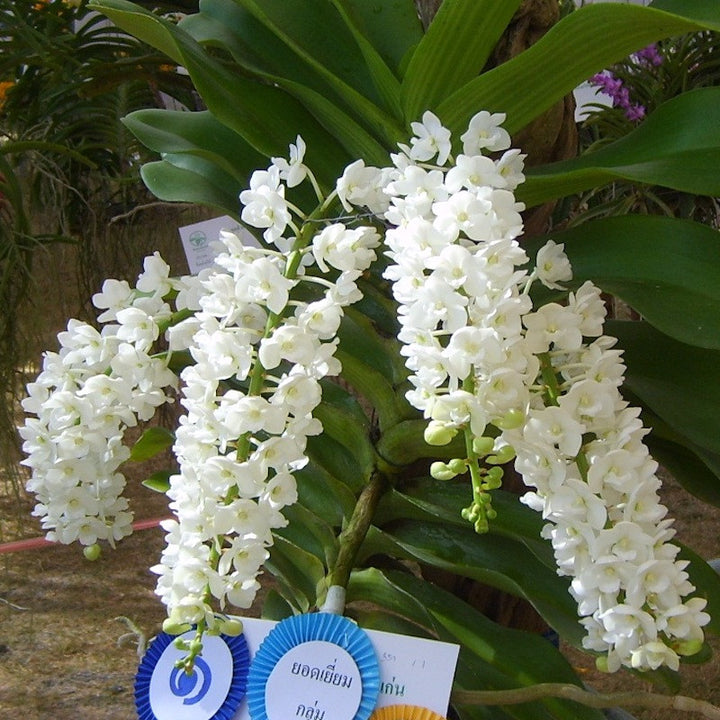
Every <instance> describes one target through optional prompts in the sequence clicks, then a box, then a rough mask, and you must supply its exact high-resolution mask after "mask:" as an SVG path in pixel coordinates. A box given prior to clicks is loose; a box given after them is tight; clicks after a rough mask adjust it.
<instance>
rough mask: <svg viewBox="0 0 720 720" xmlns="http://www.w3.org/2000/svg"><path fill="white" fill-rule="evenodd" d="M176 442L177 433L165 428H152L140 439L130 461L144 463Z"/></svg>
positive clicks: (134, 447) (135, 445)
mask: <svg viewBox="0 0 720 720" xmlns="http://www.w3.org/2000/svg"><path fill="white" fill-rule="evenodd" d="M174 442H175V433H174V432H172V431H171V430H168V429H167V428H164V427H150V428H148V429H147V430H145V432H144V433H143V434H142V435H141V436H140V437H139V438H138V440H137V441H136V442H135V444H134V445H133V447H132V450H131V451H130V460H133V461H135V462H142V461H143V460H149V459H150V458H153V457H155V456H156V455H159V454H160V453H161V452H163V450H167V449H168V448H169V447H171V446H172V444H173V443H174Z"/></svg>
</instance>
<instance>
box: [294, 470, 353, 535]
mask: <svg viewBox="0 0 720 720" xmlns="http://www.w3.org/2000/svg"><path fill="white" fill-rule="evenodd" d="M295 482H296V483H297V489H298V502H299V503H300V504H301V505H303V506H304V507H306V508H307V509H308V510H310V511H311V512H313V513H314V514H315V515H319V516H320V517H323V518H325V520H326V521H327V522H328V524H330V525H331V526H334V527H340V525H342V523H343V520H345V519H347V518H349V517H350V515H352V511H353V509H354V507H355V500H356V499H355V494H354V493H353V492H352V491H351V490H350V488H348V486H347V485H345V483H343V482H342V481H340V480H338V479H337V478H335V477H333V475H332V474H330V473H329V472H328V471H327V470H326V469H325V468H324V467H323V466H322V465H321V464H320V463H318V462H316V461H315V460H314V459H313V458H312V457H311V458H310V462H309V463H308V464H307V465H306V466H305V467H304V468H302V469H300V470H297V471H296V472H295Z"/></svg>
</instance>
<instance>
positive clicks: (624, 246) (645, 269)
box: [526, 215, 720, 350]
mask: <svg viewBox="0 0 720 720" xmlns="http://www.w3.org/2000/svg"><path fill="white" fill-rule="evenodd" d="M548 238H552V239H553V240H555V242H558V243H563V244H564V245H565V252H566V253H567V256H568V258H570V262H571V263H572V267H573V283H574V285H575V284H580V283H581V282H583V281H585V280H592V281H593V282H594V283H595V284H596V285H598V286H599V287H600V288H602V289H603V290H605V291H606V292H609V293H612V294H614V295H617V296H618V297H620V298H622V300H624V301H625V302H626V303H628V304H629V305H631V306H632V307H633V308H635V310H637V311H638V312H639V313H640V314H641V315H642V316H643V317H644V318H645V319H646V320H647V321H648V322H649V323H651V324H652V325H653V326H655V327H656V328H658V330H661V331H662V332H663V333H665V334H667V335H670V336H671V337H673V338H675V339H676V340H680V341H682V342H684V343H688V344H691V345H696V346H699V347H705V348H709V349H714V350H719V349H720V283H718V281H717V280H718V278H719V277H720V242H719V240H720V238H718V233H717V231H716V230H713V229H711V228H709V227H707V226H706V225H701V224H699V223H694V222H690V221H687V220H677V219H674V218H666V217H660V216H649V215H647V216H631V215H627V216H623V217H609V218H603V219H598V220H593V221H592V222H587V223H584V224H582V225H579V226H577V227H574V228H572V229H570V230H566V231H563V232H558V233H553V234H552V235H548V236H547V237H544V238H535V239H532V240H530V241H529V242H528V243H527V245H526V249H527V250H528V252H529V253H530V255H531V257H532V256H534V254H535V252H536V250H537V248H539V247H541V246H542V245H543V244H544V243H545V242H546V241H547V239H548Z"/></svg>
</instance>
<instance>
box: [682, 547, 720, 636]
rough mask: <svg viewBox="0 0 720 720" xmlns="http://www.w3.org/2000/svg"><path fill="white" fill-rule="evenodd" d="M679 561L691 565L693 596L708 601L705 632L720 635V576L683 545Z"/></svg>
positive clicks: (688, 568) (689, 568)
mask: <svg viewBox="0 0 720 720" xmlns="http://www.w3.org/2000/svg"><path fill="white" fill-rule="evenodd" d="M677 544H678V545H680V553H679V555H678V559H680V560H687V561H688V562H689V563H690V564H689V565H688V567H687V573H688V575H689V576H690V582H691V583H692V584H693V585H694V586H695V587H696V590H695V592H694V593H693V596H697V597H702V598H704V599H705V600H707V606H706V608H705V610H706V612H707V613H708V614H709V615H710V622H709V623H708V624H707V625H706V626H705V630H706V632H708V633H712V634H713V635H720V574H718V572H717V571H716V570H715V569H713V568H712V567H710V565H708V564H707V562H706V561H705V560H703V558H701V557H700V556H699V555H698V554H697V553H695V552H694V551H693V550H691V549H690V548H689V547H687V546H685V545H683V544H682V543H677Z"/></svg>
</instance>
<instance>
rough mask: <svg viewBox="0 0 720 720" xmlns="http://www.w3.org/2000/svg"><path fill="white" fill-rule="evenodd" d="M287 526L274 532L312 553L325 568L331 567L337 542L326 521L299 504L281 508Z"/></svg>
mask: <svg viewBox="0 0 720 720" xmlns="http://www.w3.org/2000/svg"><path fill="white" fill-rule="evenodd" d="M282 512H283V515H284V516H285V517H286V518H287V520H288V525H287V526H285V527H284V528H282V529H280V530H276V531H275V532H276V533H277V534H278V535H280V536H282V537H284V538H286V539H287V540H289V541H290V542H292V543H294V544H295V545H298V546H299V547H302V548H303V549H305V550H308V551H309V552H312V554H313V555H315V557H317V558H318V559H319V560H320V561H321V562H323V563H324V564H325V566H326V567H332V565H333V563H334V562H335V559H336V557H337V547H338V540H337V536H336V534H335V530H334V529H333V528H332V527H330V525H328V523H327V520H325V519H324V518H321V517H320V516H318V515H317V514H315V513H313V512H311V511H310V510H308V509H307V508H306V507H304V506H303V505H301V504H300V503H295V504H294V505H289V506H288V507H285V508H283V511H282Z"/></svg>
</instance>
